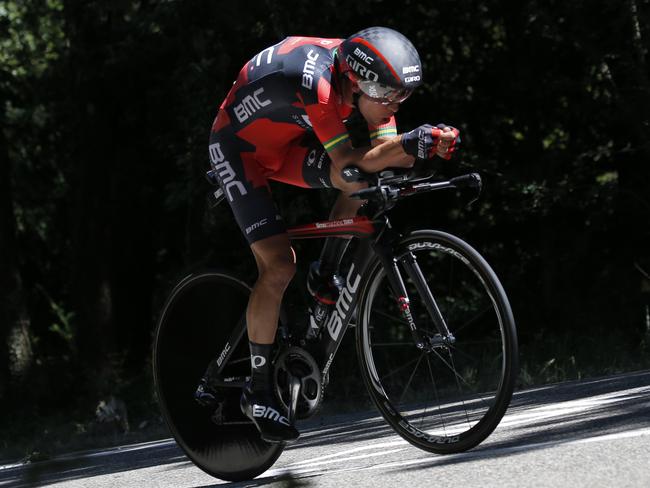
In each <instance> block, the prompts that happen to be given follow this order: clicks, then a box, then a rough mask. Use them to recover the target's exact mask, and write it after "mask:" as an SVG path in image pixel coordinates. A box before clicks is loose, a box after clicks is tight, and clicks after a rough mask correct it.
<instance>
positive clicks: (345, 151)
mask: <svg viewBox="0 0 650 488" xmlns="http://www.w3.org/2000/svg"><path fill="white" fill-rule="evenodd" d="M331 156H332V162H333V164H334V166H336V167H337V168H338V169H343V168H344V167H345V166H347V165H350V164H354V165H356V166H359V167H360V168H361V169H362V170H363V171H366V172H368V173H374V172H377V171H381V170H382V169H384V168H387V167H406V168H410V167H411V166H413V162H414V160H415V158H413V156H409V155H408V154H406V153H405V152H404V149H403V148H402V144H401V143H400V136H395V137H391V138H386V140H385V141H384V142H382V143H381V144H379V145H376V146H375V147H371V148H367V147H362V148H356V149H351V148H341V149H338V150H335V151H334V152H333V154H331Z"/></svg>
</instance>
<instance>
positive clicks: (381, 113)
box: [359, 94, 399, 125]
mask: <svg viewBox="0 0 650 488" xmlns="http://www.w3.org/2000/svg"><path fill="white" fill-rule="evenodd" d="M398 110H399V103H397V102H396V103H390V104H388V105H383V104H381V103H377V102H375V101H373V99H372V98H370V97H368V96H367V95H363V94H362V95H361V96H360V97H359V111H360V112H361V115H363V118H364V119H366V122H368V123H369V124H370V125H382V124H386V123H387V122H388V121H389V120H390V118H391V117H392V116H393V115H394V114H395V112H397V111H398Z"/></svg>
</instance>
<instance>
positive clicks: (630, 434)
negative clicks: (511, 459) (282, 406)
mask: <svg viewBox="0 0 650 488" xmlns="http://www.w3.org/2000/svg"><path fill="white" fill-rule="evenodd" d="M641 436H650V428H643V429H636V430H631V431H625V432H617V433H613V434H604V435H599V436H593V437H587V438H583V439H574V440H569V441H565V442H562V441H548V442H538V443H531V444H524V445H520V446H513V447H504V448H490V449H487V450H483V451H469V452H465V453H460V454H452V455H448V456H432V457H425V458H418V459H411V460H407V461H392V462H387V463H382V464H375V465H372V466H354V467H352V466H346V467H341V468H339V469H336V468H335V469H331V468H323V467H318V466H315V467H307V466H303V467H294V468H292V467H291V466H294V465H291V466H288V467H286V468H277V469H271V470H269V471H267V472H266V473H264V474H263V475H262V476H261V478H262V479H264V478H268V477H276V476H287V475H290V476H292V477H303V476H304V477H307V476H319V475H327V474H338V473H343V472H346V471H361V470H378V469H379V470H381V469H390V468H400V467H406V466H416V465H418V464H430V465H432V466H433V465H436V464H442V463H447V462H449V461H450V460H451V461H453V460H454V459H461V458H462V459H465V460H467V459H479V458H484V457H494V456H497V455H500V454H511V453H517V452H522V451H530V450H534V449H544V448H547V447H558V446H571V445H576V444H591V443H596V442H610V441H613V440H618V439H629V438H634V437H641ZM401 450H403V449H396V450H395V451H401ZM390 452H394V451H387V452H386V454H388V453H390ZM382 454H384V453H375V455H376V456H379V455H382ZM367 457H372V456H371V455H367V456H355V457H352V458H346V460H348V459H350V460H351V459H362V458H367ZM340 461H344V460H340ZM333 462H334V460H332V461H328V463H333ZM321 464H325V463H321ZM258 479H259V478H258Z"/></svg>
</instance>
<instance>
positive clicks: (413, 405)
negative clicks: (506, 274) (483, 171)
mask: <svg viewBox="0 0 650 488" xmlns="http://www.w3.org/2000/svg"><path fill="white" fill-rule="evenodd" d="M395 258H396V260H397V264H398V268H399V271H400V274H401V276H402V278H403V280H404V284H405V285H406V290H407V292H408V295H409V299H410V315H411V317H410V318H409V317H407V316H405V315H404V313H403V312H402V311H401V306H400V305H401V304H400V301H399V299H398V297H396V296H395V294H394V292H393V290H392V288H391V287H390V285H389V283H388V279H387V276H386V273H385V271H384V269H383V268H382V266H381V265H380V264H379V263H377V265H376V266H375V267H374V268H373V269H372V271H371V275H370V279H369V281H368V284H367V288H366V290H365V293H364V298H363V301H362V303H361V320H360V327H358V328H357V349H358V353H359V358H360V361H361V365H362V371H363V375H364V379H365V381H366V386H367V387H368V391H369V392H370V395H371V397H372V398H373V400H374V402H375V404H376V405H377V407H378V408H379V410H380V411H381V413H382V415H383V416H384V417H385V418H386V420H387V421H388V422H389V423H390V424H391V426H392V427H393V428H394V429H395V430H396V432H397V433H398V434H400V435H401V436H402V437H403V438H404V439H406V440H407V441H409V442H410V443H411V444H414V445H415V446H417V447H419V448H421V449H424V450H427V451H430V452H435V453H439V454H446V453H453V452H460V451H465V450H467V449H471V448H472V447H474V446H476V445H478V444H479V443H480V442H482V441H483V440H484V439H485V438H486V437H487V436H488V435H490V433H491V432H492V431H493V430H494V429H495V428H496V426H497V425H498V424H499V422H500V421H501V418H502V417H503V415H504V413H505V411H506V409H507V407H508V404H509V403H510V399H511V397H512V391H513V388H514V384H515V380H516V376H517V364H518V361H517V355H518V353H517V334H516V329H515V322H514V318H513V315H512V311H511V309H510V305H509V303H508V298H507V296H506V294H505V292H504V290H503V287H502V286H501V284H500V283H499V280H498V278H497V277H496V275H495V274H494V271H492V269H491V268H490V266H489V265H488V264H487V262H486V261H485V260H484V259H483V258H482V257H481V256H480V255H479V254H478V253H477V252H476V251H475V250H474V249H473V248H472V247H471V246H469V245H468V244H467V243H465V242H464V241H462V240H460V239H458V238H457V237H454V236H452V235H450V234H446V233H443V232H438V231H418V232H414V233H412V234H410V235H409V236H408V237H406V238H405V239H403V240H402V241H401V242H400V243H399V244H398V245H397V248H396V249H395ZM429 290H430V295H429ZM426 295H429V297H428V298H427V296H426ZM436 310H438V311H439V313H438V312H436ZM411 319H412V320H411ZM411 322H412V323H411ZM413 324H415V327H416V328H417V330H418V332H419V335H420V339H421V340H420V342H421V343H420V345H419V347H418V346H417V345H416V342H417V341H416V340H415V339H414V336H413V334H412V332H411V327H412V325H413Z"/></svg>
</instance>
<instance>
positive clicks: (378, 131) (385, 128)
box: [368, 115, 397, 142]
mask: <svg viewBox="0 0 650 488" xmlns="http://www.w3.org/2000/svg"><path fill="white" fill-rule="evenodd" d="M368 132H369V133H370V141H371V142H372V141H374V140H375V139H379V138H380V137H393V136H396V135H397V125H396V123H395V116H394V115H393V116H392V117H391V118H390V120H389V121H388V122H386V123H385V124H382V125H379V126H374V125H370V124H368Z"/></svg>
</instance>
